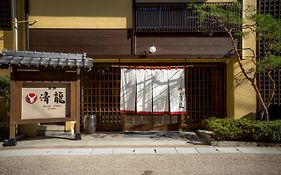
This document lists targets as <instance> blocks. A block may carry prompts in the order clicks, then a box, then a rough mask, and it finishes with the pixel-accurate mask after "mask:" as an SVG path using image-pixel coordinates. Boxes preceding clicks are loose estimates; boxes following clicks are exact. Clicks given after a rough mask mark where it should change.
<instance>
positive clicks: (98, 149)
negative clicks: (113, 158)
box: [91, 148, 113, 154]
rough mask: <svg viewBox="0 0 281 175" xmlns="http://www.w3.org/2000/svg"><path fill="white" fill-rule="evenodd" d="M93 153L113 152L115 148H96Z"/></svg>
mask: <svg viewBox="0 0 281 175" xmlns="http://www.w3.org/2000/svg"><path fill="white" fill-rule="evenodd" d="M91 154H113V148H96V149H94V150H93V151H92V152H91Z"/></svg>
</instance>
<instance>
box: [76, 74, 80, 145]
mask: <svg viewBox="0 0 281 175" xmlns="http://www.w3.org/2000/svg"><path fill="white" fill-rule="evenodd" d="M75 140H81V133H80V69H77V80H76V126H75Z"/></svg>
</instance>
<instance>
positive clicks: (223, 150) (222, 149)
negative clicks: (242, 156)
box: [216, 147, 241, 153]
mask: <svg viewBox="0 0 281 175" xmlns="http://www.w3.org/2000/svg"><path fill="white" fill-rule="evenodd" d="M216 149H217V151H219V152H220V153H241V152H240V151H238V150H237V149H236V148H234V147H218V148H216Z"/></svg>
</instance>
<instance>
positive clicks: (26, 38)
mask: <svg viewBox="0 0 281 175" xmlns="http://www.w3.org/2000/svg"><path fill="white" fill-rule="evenodd" d="M24 15H25V20H26V21H28V20H29V1H28V0H25V1H24ZM25 50H29V23H28V22H27V23H25Z"/></svg>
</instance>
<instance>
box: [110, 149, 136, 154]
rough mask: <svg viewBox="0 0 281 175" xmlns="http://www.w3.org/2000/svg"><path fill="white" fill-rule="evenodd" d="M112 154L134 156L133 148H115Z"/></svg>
mask: <svg viewBox="0 0 281 175" xmlns="http://www.w3.org/2000/svg"><path fill="white" fill-rule="evenodd" d="M113 154H134V148H115V149H114V150H113Z"/></svg>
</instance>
